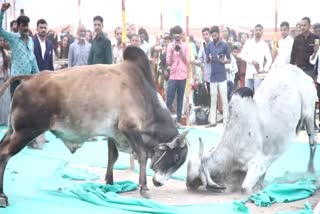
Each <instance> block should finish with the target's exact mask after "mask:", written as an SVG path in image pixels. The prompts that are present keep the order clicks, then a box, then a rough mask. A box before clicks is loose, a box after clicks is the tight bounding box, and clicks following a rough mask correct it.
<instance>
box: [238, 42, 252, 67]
mask: <svg viewBox="0 0 320 214" xmlns="http://www.w3.org/2000/svg"><path fill="white" fill-rule="evenodd" d="M249 42H250V41H249V40H247V41H246V43H244V45H243V48H242V51H241V53H240V58H241V59H243V60H244V61H246V62H249V63H250V62H252V59H251V58H250V56H249V54H248V49H249Z"/></svg>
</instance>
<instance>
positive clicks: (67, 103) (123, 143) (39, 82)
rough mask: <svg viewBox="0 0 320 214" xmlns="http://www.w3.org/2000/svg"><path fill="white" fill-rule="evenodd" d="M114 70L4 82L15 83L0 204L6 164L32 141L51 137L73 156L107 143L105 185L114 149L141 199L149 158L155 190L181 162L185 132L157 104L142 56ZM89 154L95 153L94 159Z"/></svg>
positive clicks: (130, 50) (1, 148)
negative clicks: (125, 159) (131, 169)
mask: <svg viewBox="0 0 320 214" xmlns="http://www.w3.org/2000/svg"><path fill="white" fill-rule="evenodd" d="M124 60H125V61H124V62H123V63H122V64H119V65H92V66H83V67H75V68H68V69H65V70H62V71H59V72H43V73H40V74H38V75H34V76H18V77H12V78H11V79H9V80H8V81H7V82H6V83H5V84H4V85H2V87H1V88H0V96H1V95H2V93H3V91H4V90H5V88H7V87H8V86H9V85H10V83H13V82H15V81H21V84H20V85H19V86H18V88H17V89H16V91H15V92H14V96H13V100H12V105H11V114H10V116H9V124H10V125H9V127H8V131H7V132H6V134H5V136H4V137H3V139H2V140H1V142H0V205H3V206H7V205H8V198H7V197H6V195H5V194H4V193H3V175H4V170H5V167H6V165H7V162H8V160H9V159H10V158H11V157H12V156H14V155H15V154H17V153H18V152H19V151H21V150H22V149H23V148H24V147H25V146H26V145H27V144H28V143H29V142H30V141H31V140H33V139H34V138H36V137H37V136H39V135H40V134H42V133H44V132H45V131H47V130H50V131H51V132H52V133H53V134H55V135H56V136H57V137H59V138H60V139H61V140H62V141H63V142H64V144H65V145H66V146H67V147H68V149H69V150H70V151H71V152H75V151H76V149H77V148H80V147H81V145H82V144H83V143H84V142H85V141H86V140H87V139H88V138H90V137H93V136H98V135H103V136H105V135H106V136H108V141H109V143H108V167H107V173H106V177H105V180H106V183H108V184H112V183H113V165H114V163H115V162H116V160H117V158H118V150H119V151H123V152H127V153H132V154H134V156H135V157H136V158H137V160H138V161H139V165H140V175H139V184H140V194H141V195H142V196H144V197H148V194H147V193H146V191H147V190H148V188H147V181H146V164H147V159H148V158H151V169H152V170H153V171H154V172H155V174H154V177H153V183H154V185H155V186H161V185H163V184H164V183H165V181H166V180H167V179H168V178H169V177H170V176H171V175H172V174H173V173H174V172H175V171H176V170H177V169H178V168H179V167H180V166H181V165H182V164H183V163H184V162H185V159H186V156H187V151H188V148H187V144H186V139H185V136H186V134H187V133H183V134H181V135H180V134H179V132H178V130H177V128H176V127H175V124H174V122H173V120H172V118H171V115H170V113H169V111H168V110H167V108H166V106H165V105H164V102H163V100H161V99H159V96H158V94H157V92H156V87H155V84H154V82H153V80H152V75H151V70H150V65H149V62H148V59H147V57H146V55H145V54H144V53H143V51H142V50H140V49H139V48H136V47H127V49H126V50H125V52H124ZM92 155H94V154H92Z"/></svg>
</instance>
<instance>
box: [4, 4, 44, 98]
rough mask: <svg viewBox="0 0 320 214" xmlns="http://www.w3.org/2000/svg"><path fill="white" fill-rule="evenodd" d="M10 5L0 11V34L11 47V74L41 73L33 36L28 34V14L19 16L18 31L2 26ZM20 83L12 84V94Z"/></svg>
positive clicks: (5, 5)
mask: <svg viewBox="0 0 320 214" xmlns="http://www.w3.org/2000/svg"><path fill="white" fill-rule="evenodd" d="M9 7H10V4H9V3H4V4H2V6H1V11H0V36H2V37H3V38H4V39H5V40H7V41H8V42H9V44H10V47H11V51H12V53H11V76H17V75H26V74H35V73H39V68H38V65H37V61H36V58H35V56H34V53H33V50H34V45H33V41H32V38H31V37H29V36H28V33H29V22H30V19H29V18H28V17H27V16H19V17H18V19H17V23H18V29H19V32H18V33H12V32H8V31H6V30H5V29H3V28H2V22H3V16H4V12H5V11H6V10H7V9H8V8H9ZM19 84H20V83H19V82H18V81H15V82H13V83H12V84H11V86H10V92H11V96H12V95H13V92H14V90H15V88H16V87H17V86H18V85H19Z"/></svg>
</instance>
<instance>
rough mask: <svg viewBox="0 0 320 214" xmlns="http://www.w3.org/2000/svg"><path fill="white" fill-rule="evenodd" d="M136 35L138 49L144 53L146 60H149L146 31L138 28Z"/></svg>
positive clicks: (149, 53)
mask: <svg viewBox="0 0 320 214" xmlns="http://www.w3.org/2000/svg"><path fill="white" fill-rule="evenodd" d="M138 34H139V37H140V46H139V47H140V48H141V49H142V50H143V51H144V53H145V54H146V55H147V56H148V58H149V59H150V57H151V52H150V49H151V48H150V44H149V43H148V42H149V36H148V33H147V31H146V30H145V29H144V28H140V29H139V30H138Z"/></svg>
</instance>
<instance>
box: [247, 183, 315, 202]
mask: <svg viewBox="0 0 320 214" xmlns="http://www.w3.org/2000/svg"><path fill="white" fill-rule="evenodd" d="M316 182H317V179H316V178H309V179H303V180H299V181H297V182H295V183H292V184H278V183H273V184H270V185H268V186H267V187H266V188H264V189H263V190H262V191H260V192H258V193H256V194H253V195H251V196H250V197H249V200H251V201H253V202H254V203H255V204H256V205H257V206H259V207H269V206H270V205H271V204H274V203H284V202H292V201H297V200H301V199H304V198H308V197H310V196H311V195H313V193H314V192H315V191H316V190H317V188H316V186H315V183H316Z"/></svg>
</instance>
